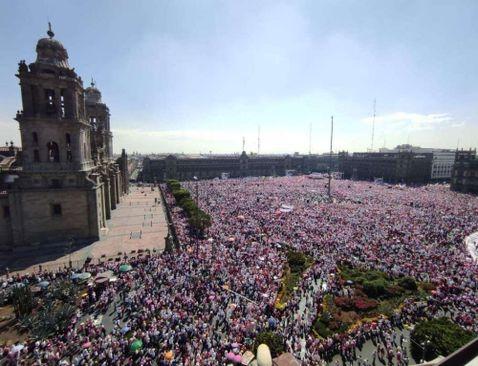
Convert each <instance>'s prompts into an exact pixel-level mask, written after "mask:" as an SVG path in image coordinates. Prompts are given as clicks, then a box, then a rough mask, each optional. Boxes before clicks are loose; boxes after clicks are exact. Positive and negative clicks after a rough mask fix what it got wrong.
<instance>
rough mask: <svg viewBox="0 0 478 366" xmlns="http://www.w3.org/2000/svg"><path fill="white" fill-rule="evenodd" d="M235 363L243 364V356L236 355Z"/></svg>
mask: <svg viewBox="0 0 478 366" xmlns="http://www.w3.org/2000/svg"><path fill="white" fill-rule="evenodd" d="M233 361H234V362H236V363H241V362H242V356H241V355H235V356H234V359H233Z"/></svg>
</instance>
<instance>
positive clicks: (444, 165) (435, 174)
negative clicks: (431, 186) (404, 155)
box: [379, 144, 455, 181]
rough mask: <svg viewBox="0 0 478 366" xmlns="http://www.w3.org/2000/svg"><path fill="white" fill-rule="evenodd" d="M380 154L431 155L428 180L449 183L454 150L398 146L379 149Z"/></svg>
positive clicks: (406, 145)
mask: <svg viewBox="0 0 478 366" xmlns="http://www.w3.org/2000/svg"><path fill="white" fill-rule="evenodd" d="M379 151H380V152H384V153H399V152H411V153H416V154H423V153H426V154H430V153H431V154H432V155H433V160H432V169H431V174H430V178H431V180H432V181H449V180H450V179H451V175H452V171H453V165H454V164H455V150H450V149H435V148H427V147H420V146H412V145H409V144H404V145H398V146H397V147H395V148H394V149H386V148H381V149H380V150H379Z"/></svg>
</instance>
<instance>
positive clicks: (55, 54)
mask: <svg viewBox="0 0 478 366" xmlns="http://www.w3.org/2000/svg"><path fill="white" fill-rule="evenodd" d="M47 34H48V37H47V38H42V39H40V40H39V41H38V43H37V46H36V53H37V59H36V61H35V62H33V63H30V64H29V65H27V63H26V62H25V61H24V60H22V61H20V63H19V68H18V74H17V75H16V76H17V77H18V78H19V80H20V89H21V98H22V104H23V110H21V111H18V112H17V115H16V118H15V120H16V121H18V123H19V127H20V135H21V144H22V163H21V166H22V168H21V169H20V170H17V171H16V172H15V173H16V176H18V177H17V178H16V179H15V182H14V184H13V185H12V187H11V188H10V189H8V190H7V191H4V192H2V194H1V195H0V204H1V205H2V206H3V212H0V220H1V221H0V244H1V245H0V247H1V248H3V249H7V248H9V249H14V248H16V247H25V246H36V245H43V244H45V243H52V242H62V241H67V240H68V241H69V240H72V239H73V240H77V241H83V240H84V241H90V240H96V239H98V238H99V237H101V235H102V233H103V232H105V228H106V220H107V219H109V218H110V217H111V211H112V210H114V209H115V208H116V205H117V204H118V203H119V202H120V200H121V196H123V195H124V194H126V193H127V192H128V181H129V180H128V172H127V156H126V154H125V152H124V150H123V153H122V156H121V157H120V158H119V159H117V160H116V161H115V159H114V158H113V142H112V139H113V136H112V133H111V131H110V113H109V109H108V107H107V106H106V104H104V103H103V102H102V100H101V92H100V91H99V90H98V89H97V88H96V87H95V84H94V83H93V82H92V83H91V86H89V87H88V88H86V89H84V88H83V82H82V79H81V77H79V76H78V75H77V74H76V72H75V70H74V68H71V67H70V66H69V63H68V53H67V51H66V49H65V48H64V47H63V45H62V44H61V43H60V42H59V41H58V40H56V39H55V38H54V33H53V32H52V31H51V28H50V29H49V31H48V32H47ZM2 213H3V215H1V214H2Z"/></svg>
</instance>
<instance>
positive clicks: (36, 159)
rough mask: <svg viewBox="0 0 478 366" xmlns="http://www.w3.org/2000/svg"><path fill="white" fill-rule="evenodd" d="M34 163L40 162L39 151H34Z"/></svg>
mask: <svg viewBox="0 0 478 366" xmlns="http://www.w3.org/2000/svg"><path fill="white" fill-rule="evenodd" d="M33 162H35V163H39V162H40V151H38V149H35V150H33Z"/></svg>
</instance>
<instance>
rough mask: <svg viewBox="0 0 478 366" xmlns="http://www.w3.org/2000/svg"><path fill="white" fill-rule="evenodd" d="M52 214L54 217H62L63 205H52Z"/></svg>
mask: <svg viewBox="0 0 478 366" xmlns="http://www.w3.org/2000/svg"><path fill="white" fill-rule="evenodd" d="M51 214H52V216H61V214H62V212H61V205H60V204H59V203H54V204H52V205H51Z"/></svg>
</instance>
